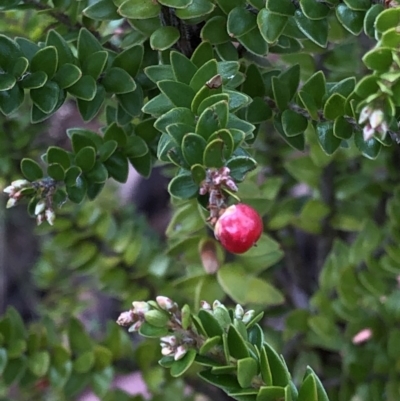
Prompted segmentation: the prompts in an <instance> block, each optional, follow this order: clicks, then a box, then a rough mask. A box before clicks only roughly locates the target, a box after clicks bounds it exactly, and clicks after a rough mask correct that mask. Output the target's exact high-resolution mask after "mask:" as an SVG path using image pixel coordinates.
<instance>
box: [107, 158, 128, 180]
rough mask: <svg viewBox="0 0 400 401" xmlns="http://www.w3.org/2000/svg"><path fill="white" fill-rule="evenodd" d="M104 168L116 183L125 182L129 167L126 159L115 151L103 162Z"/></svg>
mask: <svg viewBox="0 0 400 401" xmlns="http://www.w3.org/2000/svg"><path fill="white" fill-rule="evenodd" d="M104 166H105V167H106V169H107V171H108V173H109V174H110V176H111V177H112V178H114V180H115V181H118V182H122V183H124V182H126V180H127V179H128V173H129V165H128V159H127V157H126V156H125V155H124V154H123V153H122V152H120V151H119V150H116V151H115V152H114V153H113V154H112V155H111V156H110V157H109V158H108V159H107V160H106V161H105V162H104Z"/></svg>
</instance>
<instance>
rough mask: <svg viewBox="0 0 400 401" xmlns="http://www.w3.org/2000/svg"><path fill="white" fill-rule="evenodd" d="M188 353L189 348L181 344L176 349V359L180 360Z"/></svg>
mask: <svg viewBox="0 0 400 401" xmlns="http://www.w3.org/2000/svg"><path fill="white" fill-rule="evenodd" d="M186 353H187V349H186V348H185V347H184V346H183V345H180V346H179V347H178V348H177V349H176V351H175V355H174V359H175V361H179V359H182V358H183V357H184V356H185V355H186Z"/></svg>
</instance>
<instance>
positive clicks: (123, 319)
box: [117, 301, 151, 331]
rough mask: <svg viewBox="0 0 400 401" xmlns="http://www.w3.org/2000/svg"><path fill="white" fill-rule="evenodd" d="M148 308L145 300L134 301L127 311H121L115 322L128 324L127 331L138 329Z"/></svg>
mask: <svg viewBox="0 0 400 401" xmlns="http://www.w3.org/2000/svg"><path fill="white" fill-rule="evenodd" d="M150 309H151V307H150V305H149V304H148V303H147V302H143V301H134V302H132V308H131V309H130V310H129V311H126V312H122V313H121V314H120V315H119V317H118V319H117V324H119V325H120V326H130V327H129V331H138V330H139V329H140V326H141V325H142V324H143V322H144V321H145V314H146V312H148V311H149V310H150Z"/></svg>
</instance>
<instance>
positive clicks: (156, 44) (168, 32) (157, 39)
mask: <svg viewBox="0 0 400 401" xmlns="http://www.w3.org/2000/svg"><path fill="white" fill-rule="evenodd" d="M179 37H180V33H179V30H178V29H177V28H175V27H173V26H163V27H161V28H158V29H157V30H156V31H154V32H153V33H152V34H151V36H150V47H151V48H152V49H153V50H161V51H162V50H167V49H169V48H170V47H172V46H173V45H174V44H175V43H176V42H177V41H178V40H179Z"/></svg>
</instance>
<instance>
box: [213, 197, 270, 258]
mask: <svg viewBox="0 0 400 401" xmlns="http://www.w3.org/2000/svg"><path fill="white" fill-rule="evenodd" d="M262 232H263V222H262V220H261V217H260V215H259V214H258V213H257V212H256V211H255V210H254V209H253V208H252V207H250V206H248V205H245V204H244V203H239V204H237V205H232V206H229V207H228V208H227V209H226V210H225V211H224V213H222V215H221V217H220V218H219V219H218V221H217V223H216V224H215V228H214V234H215V237H216V238H217V239H218V240H219V241H220V242H221V244H222V246H223V247H224V248H225V249H227V250H228V251H229V252H232V253H244V252H246V251H248V250H249V249H250V248H251V247H252V246H253V245H254V244H255V243H256V242H257V241H258V240H259V238H260V236H261V234H262Z"/></svg>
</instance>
